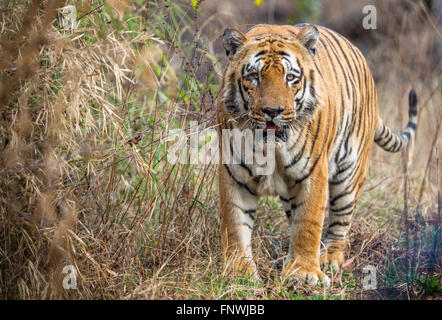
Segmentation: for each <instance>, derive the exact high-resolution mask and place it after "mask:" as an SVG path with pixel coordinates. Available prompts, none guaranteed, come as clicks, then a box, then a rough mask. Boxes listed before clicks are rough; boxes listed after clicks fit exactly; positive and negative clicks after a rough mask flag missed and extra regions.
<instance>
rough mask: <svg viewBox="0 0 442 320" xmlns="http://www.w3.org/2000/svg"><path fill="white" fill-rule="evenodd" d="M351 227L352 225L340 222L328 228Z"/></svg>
mask: <svg viewBox="0 0 442 320" xmlns="http://www.w3.org/2000/svg"><path fill="white" fill-rule="evenodd" d="M349 225H350V223H349V222H339V221H336V222H333V223H332V224H331V225H329V226H328V227H329V228H333V227H335V226H341V227H347V226H349Z"/></svg>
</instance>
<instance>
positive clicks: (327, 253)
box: [319, 241, 345, 272]
mask: <svg viewBox="0 0 442 320" xmlns="http://www.w3.org/2000/svg"><path fill="white" fill-rule="evenodd" d="M344 248H345V243H344V242H343V241H342V242H341V241H339V243H330V244H329V245H328V246H327V247H326V248H324V249H323V250H321V256H320V258H319V261H320V263H321V267H322V268H324V269H325V268H326V267H330V269H331V270H332V271H333V272H338V271H339V270H340V268H341V265H342V264H343V263H344V261H345V259H344V258H345V257H344Z"/></svg>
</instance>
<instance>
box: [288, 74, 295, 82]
mask: <svg viewBox="0 0 442 320" xmlns="http://www.w3.org/2000/svg"><path fill="white" fill-rule="evenodd" d="M286 79H287V81H293V80H295V75H294V74H293V73H289V74H288V75H287V77H286Z"/></svg>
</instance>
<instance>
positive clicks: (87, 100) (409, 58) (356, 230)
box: [0, 0, 442, 299]
mask: <svg viewBox="0 0 442 320" xmlns="http://www.w3.org/2000/svg"><path fill="white" fill-rule="evenodd" d="M206 1H207V2H210V0H206ZM207 2H206V3H207ZM227 2H228V1H227ZM69 3H70V4H75V5H76V6H77V10H78V11H79V12H78V15H79V17H81V19H79V21H78V22H79V25H78V29H76V30H73V31H68V30H61V29H60V28H59V27H58V25H57V24H56V23H52V21H53V18H54V17H55V15H56V10H55V8H56V7H59V6H60V5H61V4H64V2H62V1H50V0H49V1H45V2H43V3H42V4H40V2H39V1H24V0H23V1H21V0H15V1H9V2H7V3H5V4H2V5H0V14H1V19H0V21H1V24H0V70H1V79H0V81H1V82H0V108H1V109H0V137H1V138H0V150H1V151H0V168H1V169H0V299H50V298H71V299H80V298H81V299H245V298H250V299H359V298H372V299H379V298H397V297H398V296H399V297H402V298H414V299H416V298H438V297H440V294H441V286H440V282H441V274H442V273H441V264H442V261H441V255H440V250H441V249H440V243H441V239H440V221H441V220H440V207H441V206H440V203H441V199H440V187H441V182H442V181H441V177H442V175H441V174H440V160H439V157H440V153H439V150H441V147H442V146H441V141H440V139H439V140H438V138H439V135H440V134H439V130H440V129H439V128H440V126H441V120H440V119H441V115H442V112H441V109H440V106H441V101H442V99H441V90H440V71H441V68H440V59H438V60H436V62H435V60H434V59H433V58H432V57H430V56H429V53H433V52H435V50H436V49H435V43H437V42H438V41H439V42H440V34H438V33H437V32H436V31H435V29H434V22H433V23H431V22H429V21H430V20H429V19H432V15H431V13H428V12H425V9H426V7H422V5H421V4H420V2H417V3H416V4H414V3H413V4H409V5H407V6H406V7H404V8H402V9H400V10H391V8H390V7H389V5H386V4H382V3H379V4H377V6H378V13H379V14H380V15H381V16H382V18H380V17H378V21H387V20H388V21H391V23H389V24H387V25H382V27H379V30H378V32H376V33H374V34H373V39H374V40H373V39H372V40H373V41H375V47H374V48H373V49H372V50H370V51H369V52H368V53H367V59H368V60H369V63H370V66H371V67H372V70H373V73H374V75H375V78H376V82H377V86H378V91H379V96H380V110H381V115H382V117H383V118H384V120H385V121H386V122H387V123H388V124H389V125H391V126H392V127H393V128H395V129H397V130H398V131H399V130H400V129H401V128H402V127H403V126H404V124H405V121H406V114H407V113H406V112H407V110H406V101H405V97H406V92H407V91H408V89H409V87H410V86H411V85H412V86H413V87H414V88H415V89H416V91H417V92H418V95H419V101H420V108H421V113H420V118H419V129H418V135H417V140H416V143H415V146H414V152H413V157H412V159H411V160H412V161H411V163H412V164H411V165H410V166H405V168H406V170H405V171H404V170H403V167H404V166H403V163H404V161H403V160H402V158H401V156H400V155H390V154H386V153H383V152H382V151H381V150H379V149H376V148H375V150H374V151H373V157H372V163H371V169H370V175H369V178H368V181H367V185H366V191H365V193H364V194H363V196H362V199H361V200H360V202H359V205H358V209H357V214H356V216H355V220H354V223H353V226H352V233H351V237H350V241H349V246H348V260H347V262H346V264H345V269H344V270H343V272H341V273H339V274H335V275H334V277H333V285H332V287H331V288H328V289H325V288H323V287H321V286H318V287H314V288H302V287H298V288H294V287H293V286H290V285H288V286H285V285H283V284H282V283H281V282H280V281H279V272H280V270H279V266H280V258H281V257H282V256H283V255H285V253H286V250H287V245H288V237H289V233H288V223H287V221H286V220H285V217H284V214H283V212H282V210H281V207H280V205H279V203H278V202H276V201H274V200H273V199H263V201H262V206H261V209H260V211H259V212H258V223H257V226H256V230H255V232H254V237H255V239H254V241H253V243H254V245H255V247H254V252H255V254H256V259H257V262H258V266H259V270H260V275H261V278H262V279H263V281H262V282H256V281H254V280H252V279H248V278H240V279H232V278H230V277H229V276H227V275H226V274H225V273H224V271H223V270H222V261H221V255H220V233H219V218H218V213H217V209H218V205H217V203H218V201H217V199H218V197H217V188H216V184H214V181H215V180H216V168H215V167H214V166H197V165H185V164H180V163H177V164H171V163H169V162H168V161H167V159H166V151H167V148H168V147H170V145H171V143H173V141H168V137H169V136H168V134H169V130H170V129H176V128H188V123H189V121H190V120H197V121H198V122H199V123H202V124H203V126H204V127H206V128H209V127H212V126H213V125H214V105H213V101H214V96H215V95H216V93H217V90H218V83H219V76H220V70H222V65H223V62H224V60H223V59H224V58H222V57H223V54H222V52H221V51H219V50H218V49H217V48H218V47H217V45H218V44H217V41H215V40H216V39H217V37H218V36H219V35H220V34H221V33H222V30H221V28H222V26H225V25H228V24H229V23H228V21H229V19H228V17H226V16H225V15H223V14H219V13H214V14H211V15H210V16H208V17H207V16H206V15H205V11H201V10H200V11H196V10H195V9H193V8H192V7H190V6H189V5H188V4H187V2H184V1H182V2H174V4H167V3H166V2H163V1H159V0H158V1H153V2H151V3H150V4H148V5H145V4H144V2H143V1H135V0H134V1H131V2H127V1H121V0H120V1H117V2H115V1H108V2H102V1H92V2H89V1H80V0H78V1H70V2H69ZM91 3H92V5H91ZM206 3H205V4H206ZM433 19H434V18H433ZM237 20H241V19H237ZM397 21H400V22H401V23H397ZM30 22H32V23H30ZM416 26H419V27H416ZM439 58H440V57H439ZM404 179H405V181H407V185H408V188H406V190H404V187H403V186H404ZM404 194H405V195H406V207H407V208H408V210H407V211H405V213H406V217H407V219H406V221H405V219H404V197H403V195H404ZM438 203H439V205H438ZM406 234H408V235H406ZM407 248H408V250H407ZM368 264H372V265H375V266H376V267H377V271H378V286H379V289H378V290H376V291H372V292H367V291H363V290H362V287H361V280H362V278H363V276H364V275H363V274H362V273H361V270H362V268H363V267H364V266H366V265H368ZM66 265H73V266H75V268H76V270H77V273H78V280H77V285H78V288H77V290H64V289H63V288H62V286H61V284H62V279H63V277H64V276H65V275H64V274H63V273H62V270H63V267H64V266H66Z"/></svg>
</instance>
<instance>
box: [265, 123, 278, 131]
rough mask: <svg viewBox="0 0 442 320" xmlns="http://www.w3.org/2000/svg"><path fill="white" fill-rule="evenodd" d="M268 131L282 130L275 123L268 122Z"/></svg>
mask: <svg viewBox="0 0 442 320" xmlns="http://www.w3.org/2000/svg"><path fill="white" fill-rule="evenodd" d="M266 130H275V131H277V132H278V131H280V130H281V128H280V127H278V126H277V125H276V124H274V123H273V121H267V123H266Z"/></svg>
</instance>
